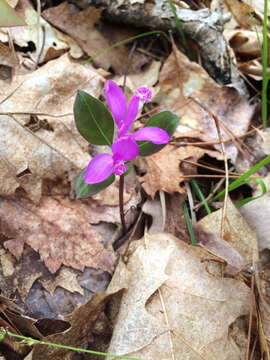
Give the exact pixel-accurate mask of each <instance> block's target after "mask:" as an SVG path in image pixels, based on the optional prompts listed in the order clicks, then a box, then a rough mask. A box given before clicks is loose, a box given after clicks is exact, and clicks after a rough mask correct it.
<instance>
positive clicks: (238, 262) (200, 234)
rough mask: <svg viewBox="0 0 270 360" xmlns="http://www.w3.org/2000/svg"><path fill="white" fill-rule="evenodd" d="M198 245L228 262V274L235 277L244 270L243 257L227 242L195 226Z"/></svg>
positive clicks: (199, 226) (197, 225)
mask: <svg viewBox="0 0 270 360" xmlns="http://www.w3.org/2000/svg"><path fill="white" fill-rule="evenodd" d="M192 227H193V231H194V236H195V239H196V243H197V245H199V246H201V247H202V248H204V249H206V250H207V251H209V252H210V253H211V254H213V255H215V256H218V257H219V258H221V259H223V260H225V261H226V264H227V266H226V269H225V270H226V274H228V275H231V276H235V275H237V274H238V273H239V272H240V271H241V270H243V268H244V265H245V264H244V260H243V258H242V256H241V255H240V254H239V253H238V252H237V251H236V250H235V249H234V248H233V247H232V246H231V245H230V244H229V243H228V242H227V241H225V240H223V239H222V238H220V237H219V236H217V234H213V233H212V232H210V231H208V230H206V229H205V228H204V227H202V226H201V225H199V224H193V226H192Z"/></svg>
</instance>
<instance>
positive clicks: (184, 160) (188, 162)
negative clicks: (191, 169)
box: [181, 159, 243, 176]
mask: <svg viewBox="0 0 270 360" xmlns="http://www.w3.org/2000/svg"><path fill="white" fill-rule="evenodd" d="M181 162H185V163H187V164H191V165H195V166H198V167H201V168H203V169H208V170H211V171H216V172H219V173H222V174H225V171H224V170H222V169H218V168H215V167H212V166H207V165H204V164H202V163H197V162H195V161H191V160H186V159H182V160H181ZM229 174H230V175H234V176H242V175H243V174H239V173H236V172H231V171H229Z"/></svg>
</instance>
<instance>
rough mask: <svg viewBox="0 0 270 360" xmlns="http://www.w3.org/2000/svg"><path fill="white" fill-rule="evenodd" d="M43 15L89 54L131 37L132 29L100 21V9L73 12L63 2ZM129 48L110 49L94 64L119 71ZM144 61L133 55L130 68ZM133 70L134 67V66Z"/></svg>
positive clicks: (144, 60) (140, 57) (70, 7)
mask: <svg viewBox="0 0 270 360" xmlns="http://www.w3.org/2000/svg"><path fill="white" fill-rule="evenodd" d="M42 15H43V17H44V18H45V19H47V20H48V21H49V22H50V23H51V24H53V25H54V26H56V27H57V28H58V29H61V30H62V31H64V32H65V33H66V34H69V35H70V36H71V37H72V38H73V39H74V40H76V42H77V43H78V44H79V45H80V46H81V48H82V49H83V50H84V51H85V53H86V54H87V55H88V56H93V55H95V54H96V53H98V52H99V51H102V50H104V49H105V48H107V47H108V46H110V45H112V44H114V43H116V42H117V41H121V40H124V39H127V38H129V37H131V36H134V35H135V34H136V32H135V31H134V29H133V30H132V29H127V28H126V29H124V28H123V27H121V26H118V25H116V24H113V25H110V24H103V23H101V22H99V20H100V15H101V9H96V8H95V7H92V6H90V7H87V8H86V9H85V10H83V11H80V12H77V11H74V6H73V5H72V4H69V3H68V2H64V3H62V4H60V5H58V6H56V7H53V8H50V9H47V10H45V11H44V12H43V13H42ZM98 23H99V26H96V25H97V24H98ZM128 55H129V51H128V50H126V49H125V47H124V46H119V47H117V48H115V49H111V50H110V51H109V52H108V53H105V54H103V55H102V56H99V57H97V58H96V59H95V60H94V63H95V64H96V65H97V66H100V67H102V68H103V69H105V70H109V69H110V68H112V69H114V71H115V72H117V73H120V74H122V73H123V72H124V69H125V67H124V64H125V63H127V60H128ZM146 62H147V58H146V57H145V56H144V55H142V54H135V58H134V56H133V59H132V63H133V64H131V69H132V68H136V67H137V69H140V67H141V66H143V65H144V64H145V63H146ZM133 70H135V69H133Z"/></svg>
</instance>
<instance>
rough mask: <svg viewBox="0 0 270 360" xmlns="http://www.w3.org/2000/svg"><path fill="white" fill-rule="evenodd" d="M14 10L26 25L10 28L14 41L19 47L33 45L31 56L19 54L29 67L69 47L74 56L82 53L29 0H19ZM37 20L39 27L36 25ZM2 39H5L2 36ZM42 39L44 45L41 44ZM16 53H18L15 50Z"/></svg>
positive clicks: (73, 42) (61, 52)
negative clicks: (39, 13)
mask: <svg viewBox="0 0 270 360" xmlns="http://www.w3.org/2000/svg"><path fill="white" fill-rule="evenodd" d="M16 11H17V12H18V15H19V16H20V17H21V18H23V19H24V21H25V22H26V24H27V25H28V26H24V27H22V28H21V29H18V28H17V27H14V28H12V29H11V30H10V33H11V37H12V39H13V41H14V43H15V44H16V45H18V46H20V47H28V46H29V42H33V43H34V45H35V51H33V52H31V57H28V58H26V57H25V54H20V55H21V56H20V57H21V61H22V62H23V63H24V64H25V65H26V66H27V67H28V68H29V67H30V68H35V67H36V63H37V61H38V63H39V64H42V63H43V62H46V61H49V60H51V59H53V58H57V57H58V56H60V55H61V54H63V53H64V52H66V51H68V50H69V49H70V52H71V54H72V55H73V56H74V57H75V58H79V57H81V56H82V55H83V51H82V50H81V49H80V47H79V45H78V44H77V43H76V42H75V41H74V40H73V39H72V38H71V37H69V36H68V35H66V34H63V33H61V32H60V31H59V30H57V29H56V28H53V27H52V26H51V25H50V24H49V23H48V22H47V21H45V20H44V19H43V18H42V17H39V16H38V13H37V12H36V11H35V10H34V9H33V5H32V4H31V2H30V1H29V0H20V2H19V4H18V6H17V8H16ZM38 22H39V24H40V25H39V27H38ZM2 39H3V41H7V39H4V38H3V37H2ZM43 39H44V45H43ZM17 54H19V53H18V52H17Z"/></svg>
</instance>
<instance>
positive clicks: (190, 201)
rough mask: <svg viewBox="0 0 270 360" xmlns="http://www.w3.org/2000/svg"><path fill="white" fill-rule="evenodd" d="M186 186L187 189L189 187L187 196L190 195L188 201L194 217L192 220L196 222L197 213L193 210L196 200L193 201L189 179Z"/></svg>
mask: <svg viewBox="0 0 270 360" xmlns="http://www.w3.org/2000/svg"><path fill="white" fill-rule="evenodd" d="M185 187H186V189H187V196H188V202H189V208H190V214H191V219H192V222H196V214H195V212H194V211H193V208H194V201H193V197H192V192H191V189H190V186H189V183H188V182H187V181H185Z"/></svg>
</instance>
